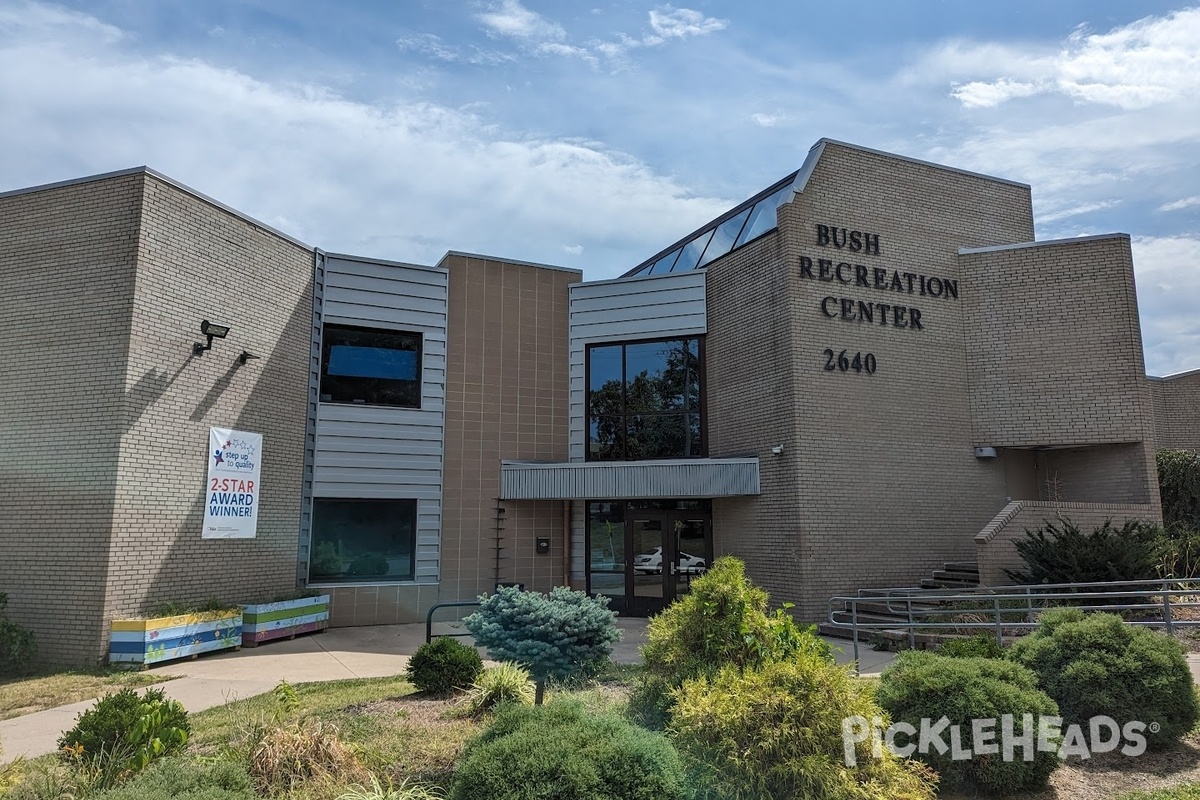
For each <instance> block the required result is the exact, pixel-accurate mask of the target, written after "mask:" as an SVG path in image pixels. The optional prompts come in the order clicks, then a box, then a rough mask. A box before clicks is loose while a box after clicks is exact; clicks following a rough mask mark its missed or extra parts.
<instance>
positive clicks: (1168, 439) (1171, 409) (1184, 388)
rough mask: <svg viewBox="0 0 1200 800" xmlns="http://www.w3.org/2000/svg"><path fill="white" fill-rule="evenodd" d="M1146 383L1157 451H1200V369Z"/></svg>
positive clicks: (1153, 379) (1152, 379) (1151, 379)
mask: <svg viewBox="0 0 1200 800" xmlns="http://www.w3.org/2000/svg"><path fill="white" fill-rule="evenodd" d="M1149 384H1150V400H1151V404H1152V406H1153V408H1154V434H1155V441H1156V444H1157V447H1158V449H1160V450H1164V449H1165V450H1193V451H1200V370H1192V371H1189V372H1184V373H1182V374H1179V375H1170V376H1168V377H1166V378H1150V380H1149Z"/></svg>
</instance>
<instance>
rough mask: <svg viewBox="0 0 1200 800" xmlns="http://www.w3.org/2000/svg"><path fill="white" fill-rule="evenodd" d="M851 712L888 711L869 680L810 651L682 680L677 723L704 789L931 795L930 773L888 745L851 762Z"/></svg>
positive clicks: (876, 799) (753, 796)
mask: <svg viewBox="0 0 1200 800" xmlns="http://www.w3.org/2000/svg"><path fill="white" fill-rule="evenodd" d="M855 716H858V717H862V718H863V719H865V720H871V719H873V718H876V717H883V716H884V714H883V712H882V711H881V710H880V708H879V706H877V705H876V704H875V700H874V698H873V697H872V694H871V688H870V687H869V685H867V684H866V683H864V682H862V681H856V680H854V679H852V678H851V677H850V675H849V673H848V672H847V671H846V669H845V668H843V667H840V666H837V665H836V664H832V663H830V662H829V661H828V660H827V659H825V658H824V657H822V656H821V655H819V654H817V653H812V652H809V653H798V654H796V655H794V656H793V657H791V658H790V659H788V660H786V661H779V660H776V661H768V662H765V663H763V664H762V665H761V666H750V667H747V668H745V669H743V668H740V667H738V666H737V665H735V664H727V665H725V666H724V667H722V668H721V669H720V670H719V671H718V672H717V673H716V674H715V675H713V676H712V677H711V678H710V677H708V676H706V675H701V676H700V677H698V678H693V679H689V680H687V681H684V683H683V686H682V688H681V689H680V690H679V692H678V699H677V702H676V704H675V706H674V708H673V709H672V710H671V729H672V731H673V732H674V741H675V744H676V747H678V748H679V750H680V752H681V754H683V755H684V756H685V758H686V759H687V760H688V762H689V765H690V767H691V769H692V770H693V772H694V773H695V782H696V783H697V784H698V786H699V787H700V791H699V795H698V796H699V797H700V798H706V799H707V798H730V799H733V798H736V799H737V800H773V799H774V798H782V797H796V798H799V797H803V798H810V799H811V800H850V799H851V798H853V800H931V799H932V798H933V796H934V793H933V787H934V784H935V779H934V778H933V776H932V774H931V773H929V772H928V771H927V770H926V769H925V768H924V767H922V766H920V765H919V764H917V763H916V762H912V761H901V760H899V759H897V758H896V757H895V756H893V755H891V754H890V753H888V752H887V751H886V750H885V751H883V752H882V753H881V757H880V758H875V757H873V756H872V753H871V745H870V743H869V742H867V743H862V744H859V745H858V746H857V747H856V748H855V756H856V757H855V759H854V762H853V763H854V766H847V758H846V755H847V751H846V745H845V743H844V742H843V720H844V719H846V718H849V717H855ZM885 724H886V722H885Z"/></svg>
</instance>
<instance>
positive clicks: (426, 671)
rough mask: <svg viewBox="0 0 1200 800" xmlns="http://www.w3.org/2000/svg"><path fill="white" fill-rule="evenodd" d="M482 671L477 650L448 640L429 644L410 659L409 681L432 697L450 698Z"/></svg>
mask: <svg viewBox="0 0 1200 800" xmlns="http://www.w3.org/2000/svg"><path fill="white" fill-rule="evenodd" d="M482 671H483V659H481V658H480V657H479V653H478V651H476V650H475V648H474V647H468V646H467V645H465V644H463V643H462V642H457V641H455V640H454V639H451V638H450V637H448V636H439V637H437V638H436V639H434V640H433V641H431V642H426V643H425V644H423V645H421V646H420V647H418V648H417V651H416V652H415V653H413V654H412V656H411V657H410V658H409V659H408V671H407V677H408V680H409V682H410V683H412V685H413V686H416V687H417V688H418V689H420V690H421V691H423V692H430V693H432V694H449V693H450V692H452V691H454V690H455V689H460V688H463V687H466V686H470V685H471V684H472V683H474V682H475V679H476V678H478V677H479V673H480V672H482Z"/></svg>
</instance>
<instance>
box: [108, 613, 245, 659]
mask: <svg viewBox="0 0 1200 800" xmlns="http://www.w3.org/2000/svg"><path fill="white" fill-rule="evenodd" d="M111 631H112V632H111V634H110V641H109V646H108V661H109V663H110V664H121V663H126V664H142V665H146V664H157V663H159V662H161V661H171V660H174V659H177V658H186V657H188V656H196V655H199V654H200V653H210V652H212V651H214V650H227V649H230V648H233V649H235V650H236V649H239V648H240V647H241V646H242V612H241V611H201V612H197V613H195V614H180V615H178V616H174V617H151V618H149V619H115V620H113V621H112V623H111Z"/></svg>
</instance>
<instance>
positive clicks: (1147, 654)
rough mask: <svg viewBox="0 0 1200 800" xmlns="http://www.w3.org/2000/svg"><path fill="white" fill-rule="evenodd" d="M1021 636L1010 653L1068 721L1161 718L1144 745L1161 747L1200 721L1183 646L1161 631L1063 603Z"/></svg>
mask: <svg viewBox="0 0 1200 800" xmlns="http://www.w3.org/2000/svg"><path fill="white" fill-rule="evenodd" d="M1038 621H1039V623H1040V625H1039V627H1038V629H1037V630H1036V631H1034V632H1033V633H1032V634H1030V635H1029V636H1026V637H1024V638H1023V639H1020V640H1019V641H1017V642H1016V643H1015V644H1014V645H1013V646H1012V647H1011V648H1010V650H1009V655H1010V657H1011V658H1012V659H1013V660H1014V661H1016V662H1017V663H1019V664H1022V665H1024V666H1026V667H1028V668H1029V669H1031V670H1033V672H1034V673H1035V674H1036V675H1037V676H1038V681H1039V682H1040V684H1041V687H1042V689H1043V690H1045V692H1046V694H1048V695H1050V697H1052V698H1053V699H1054V701H1055V702H1056V703H1058V707H1059V710H1060V713H1061V715H1062V718H1063V725H1064V726H1065V725H1070V724H1072V723H1074V724H1081V725H1083V726H1086V725H1087V724H1088V721H1089V720H1090V719H1091V718H1092V717H1095V716H1100V715H1104V716H1108V717H1111V718H1112V719H1114V720H1116V722H1117V724H1118V725H1121V726H1124V725H1125V724H1126V723H1127V722H1132V721H1140V722H1144V723H1146V724H1147V725H1150V724H1151V723H1156V724H1157V725H1158V726H1159V727H1158V730H1157V731H1152V730H1151V729H1149V728H1148V729H1147V731H1146V734H1145V735H1146V744H1147V746H1148V747H1149V748H1151V749H1161V748H1163V747H1165V746H1167V745H1168V744H1170V743H1171V742H1174V741H1176V740H1178V739H1179V738H1181V737H1182V736H1184V735H1185V734H1187V733H1188V732H1189V731H1190V730H1192V728H1193V727H1195V725H1196V722H1197V721H1198V720H1200V703H1198V702H1197V698H1196V686H1195V681H1194V679H1193V677H1192V673H1191V670H1190V669H1189V668H1188V664H1187V660H1186V659H1185V658H1184V654H1183V648H1182V646H1181V645H1180V644H1179V643H1178V642H1176V641H1175V640H1174V639H1172V638H1170V637H1168V636H1165V635H1163V634H1161V633H1156V632H1154V631H1151V630H1148V629H1145V628H1138V627H1135V626H1132V625H1126V624H1125V623H1124V622H1122V621H1121V618H1120V617H1118V616H1117V615H1115V614H1090V615H1087V616H1086V617H1085V616H1084V614H1083V613H1082V612H1081V611H1079V609H1076V608H1057V609H1053V610H1051V611H1047V612H1046V613H1044V614H1042V616H1041V617H1040V618H1039V620H1038Z"/></svg>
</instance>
